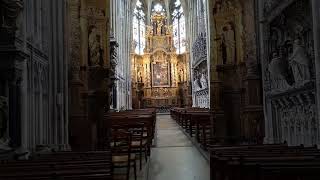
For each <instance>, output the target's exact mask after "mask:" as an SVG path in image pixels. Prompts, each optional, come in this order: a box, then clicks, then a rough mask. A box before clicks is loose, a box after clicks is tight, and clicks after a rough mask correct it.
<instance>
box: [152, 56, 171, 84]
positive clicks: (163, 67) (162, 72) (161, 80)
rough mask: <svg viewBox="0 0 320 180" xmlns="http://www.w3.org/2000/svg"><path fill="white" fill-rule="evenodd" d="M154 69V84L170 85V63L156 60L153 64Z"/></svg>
mask: <svg viewBox="0 0 320 180" xmlns="http://www.w3.org/2000/svg"><path fill="white" fill-rule="evenodd" d="M152 70H153V73H152V85H153V86H154V87H166V86H170V84H169V66H168V63H161V62H156V63H154V64H153V66H152Z"/></svg>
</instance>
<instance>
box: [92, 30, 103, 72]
mask: <svg viewBox="0 0 320 180" xmlns="http://www.w3.org/2000/svg"><path fill="white" fill-rule="evenodd" d="M100 44H101V43H100V36H99V35H98V33H97V28H96V27H92V28H91V32H90V34H89V55H90V57H89V62H90V65H91V66H97V65H99V63H100V60H101V57H102V56H101V45H100Z"/></svg>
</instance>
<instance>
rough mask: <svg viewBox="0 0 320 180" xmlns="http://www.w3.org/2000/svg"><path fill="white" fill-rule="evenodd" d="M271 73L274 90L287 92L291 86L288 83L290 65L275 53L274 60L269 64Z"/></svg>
mask: <svg viewBox="0 0 320 180" xmlns="http://www.w3.org/2000/svg"><path fill="white" fill-rule="evenodd" d="M269 72H270V74H271V81H272V83H271V85H272V89H276V90H286V89H288V88H289V87H290V86H289V84H288V83H287V78H288V75H289V74H288V63H287V62H286V61H285V60H283V59H282V58H281V57H280V56H278V54H277V53H273V58H272V60H271V62H270V64H269Z"/></svg>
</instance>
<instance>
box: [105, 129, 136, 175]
mask: <svg viewBox="0 0 320 180" xmlns="http://www.w3.org/2000/svg"><path fill="white" fill-rule="evenodd" d="M111 134H112V139H111V152H112V171H113V173H114V169H115V168H127V173H126V179H127V180H129V178H130V169H131V167H132V166H133V169H134V178H135V180H137V164H136V154H135V153H133V152H132V133H131V132H127V127H126V126H120V125H119V126H115V125H113V126H112V131H111ZM113 177H115V174H113Z"/></svg>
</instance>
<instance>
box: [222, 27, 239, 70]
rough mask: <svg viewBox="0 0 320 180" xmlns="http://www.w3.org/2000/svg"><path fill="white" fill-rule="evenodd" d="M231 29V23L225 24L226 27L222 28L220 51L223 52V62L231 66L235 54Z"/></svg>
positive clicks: (234, 42) (233, 35)
mask: <svg viewBox="0 0 320 180" xmlns="http://www.w3.org/2000/svg"><path fill="white" fill-rule="evenodd" d="M234 33H235V32H234V30H233V27H232V25H231V22H229V23H227V25H226V26H225V27H224V28H223V32H222V45H221V46H222V51H223V52H225V56H223V58H224V60H223V61H224V62H226V63H227V64H233V63H234V61H235V53H236V41H235V34H234Z"/></svg>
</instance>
